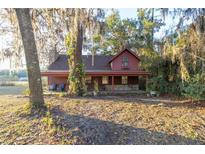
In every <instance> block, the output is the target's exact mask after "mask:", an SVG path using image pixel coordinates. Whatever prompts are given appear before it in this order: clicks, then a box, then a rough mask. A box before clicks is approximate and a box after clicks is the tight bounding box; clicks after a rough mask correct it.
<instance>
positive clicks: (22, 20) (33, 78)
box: [15, 9, 44, 108]
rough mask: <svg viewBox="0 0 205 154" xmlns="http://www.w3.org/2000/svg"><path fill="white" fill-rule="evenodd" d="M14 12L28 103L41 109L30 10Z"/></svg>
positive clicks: (38, 73)
mask: <svg viewBox="0 0 205 154" xmlns="http://www.w3.org/2000/svg"><path fill="white" fill-rule="evenodd" d="M15 11H16V15H17V19H18V24H19V28H20V33H21V36H22V42H23V46H24V51H25V56H26V66H27V71H28V80H29V89H30V102H31V105H32V107H35V108H41V107H43V106H44V99H43V90H42V83H41V74H40V67H39V61H38V55H37V49H36V43H35V38H34V33H33V27H32V23H31V17H30V10H29V9H15Z"/></svg>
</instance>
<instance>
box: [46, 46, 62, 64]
mask: <svg viewBox="0 0 205 154" xmlns="http://www.w3.org/2000/svg"><path fill="white" fill-rule="evenodd" d="M58 56H59V53H58V52H57V51H56V50H55V49H53V50H50V51H49V56H48V63H49V65H50V64H52V63H53V62H54V61H55V60H56V59H57V58H58Z"/></svg>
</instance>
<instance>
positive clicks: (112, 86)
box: [112, 76, 114, 92]
mask: <svg viewBox="0 0 205 154" xmlns="http://www.w3.org/2000/svg"><path fill="white" fill-rule="evenodd" d="M112 92H114V76H112Z"/></svg>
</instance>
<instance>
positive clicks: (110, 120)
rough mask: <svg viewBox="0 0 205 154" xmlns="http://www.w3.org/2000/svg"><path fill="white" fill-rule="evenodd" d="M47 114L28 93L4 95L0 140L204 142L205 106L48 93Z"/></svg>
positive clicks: (95, 142)
mask: <svg viewBox="0 0 205 154" xmlns="http://www.w3.org/2000/svg"><path fill="white" fill-rule="evenodd" d="M45 100H46V104H47V106H48V108H49V111H48V112H47V114H46V115H45V116H38V115H30V114H29V113H28V111H27V109H26V105H27V104H28V98H26V97H23V96H15V95H14V96H0V144H204V143H205V132H204V130H205V107H202V106H201V105H199V104H195V105H191V104H183V105H181V104H166V103H157V102H154V103H148V102H147V103H146V102H140V101H138V100H137V99H136V97H131V98H129V99H128V98H124V97H120V96H119V97H97V98H94V97H93V98H66V97H54V96H49V97H48V96H46V98H45Z"/></svg>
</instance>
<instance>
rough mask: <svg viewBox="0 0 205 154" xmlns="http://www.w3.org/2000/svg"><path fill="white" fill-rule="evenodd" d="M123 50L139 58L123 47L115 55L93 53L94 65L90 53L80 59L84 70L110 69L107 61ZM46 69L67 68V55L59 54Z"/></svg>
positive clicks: (110, 60)
mask: <svg viewBox="0 0 205 154" xmlns="http://www.w3.org/2000/svg"><path fill="white" fill-rule="evenodd" d="M125 51H127V52H129V53H130V54H132V55H133V56H134V57H136V58H137V59H138V60H140V59H139V57H138V56H137V55H136V54H135V53H134V52H133V51H131V50H129V49H124V50H122V51H121V52H119V53H118V54H117V55H115V56H106V55H95V56H94V66H92V55H82V61H83V63H84V64H85V70H86V71H87V70H91V71H98V70H103V71H104V70H111V67H110V65H109V63H110V62H112V61H113V60H114V59H115V58H117V57H118V56H119V55H121V54H122V53H123V52H125ZM48 70H69V66H68V56H67V55H59V56H58V58H57V59H56V60H55V61H54V62H53V63H52V64H50V65H49V67H48Z"/></svg>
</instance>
